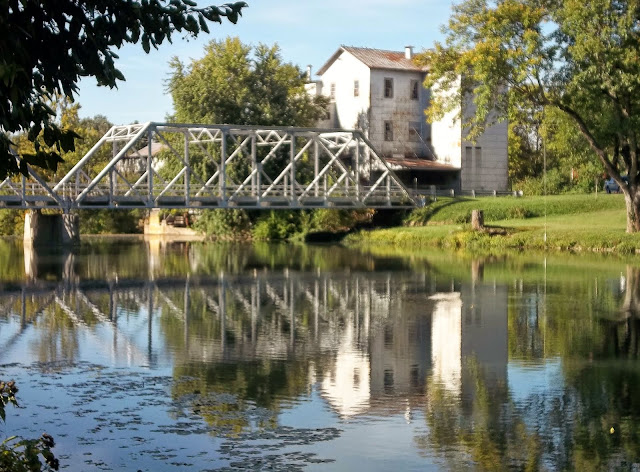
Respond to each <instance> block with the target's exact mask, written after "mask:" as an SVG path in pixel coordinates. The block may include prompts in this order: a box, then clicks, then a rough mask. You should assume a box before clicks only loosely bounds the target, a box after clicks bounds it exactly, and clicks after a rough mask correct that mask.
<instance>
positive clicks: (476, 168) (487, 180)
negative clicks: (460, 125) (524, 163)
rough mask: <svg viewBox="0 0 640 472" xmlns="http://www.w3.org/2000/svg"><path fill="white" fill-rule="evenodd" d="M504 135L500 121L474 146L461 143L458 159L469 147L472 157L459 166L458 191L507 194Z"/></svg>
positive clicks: (504, 126) (464, 154) (503, 124)
mask: <svg viewBox="0 0 640 472" xmlns="http://www.w3.org/2000/svg"><path fill="white" fill-rule="evenodd" d="M507 133H508V124H507V122H504V121H503V122H501V123H496V124H495V125H492V126H490V127H489V128H487V129H486V130H485V132H484V133H483V134H482V135H481V136H480V137H479V138H478V139H477V140H476V142H475V143H470V142H468V141H463V151H462V152H463V154H462V155H463V156H466V148H467V147H472V150H473V152H472V153H471V154H472V156H473V157H472V159H471V161H470V162H469V161H467V160H466V159H465V161H464V162H463V165H462V172H461V176H460V178H461V181H462V190H485V191H487V190H508V188H509V169H508V152H507Z"/></svg>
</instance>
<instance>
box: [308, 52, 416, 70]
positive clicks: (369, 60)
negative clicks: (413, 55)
mask: <svg viewBox="0 0 640 472" xmlns="http://www.w3.org/2000/svg"><path fill="white" fill-rule="evenodd" d="M345 51H346V52H348V53H350V54H353V56H355V57H356V59H358V60H359V61H361V62H362V63H363V64H364V65H366V66H367V67H369V68H370V69H386V70H407V71H414V72H426V70H427V68H426V67H420V66H418V65H416V64H415V63H414V62H413V61H412V60H411V59H407V58H406V57H405V53H404V52H403V51H387V50H384V49H372V48H358V47H353V46H340V48H339V49H338V50H337V51H336V52H335V53H333V55H332V56H331V57H330V58H329V60H328V61H327V62H326V63H325V64H324V65H323V66H322V67H321V68H320V69H319V70H318V75H322V74H324V73H325V72H326V71H327V69H329V67H331V64H333V63H334V62H335V61H336V59H338V57H339V56H340V54H342V53H343V52H345Z"/></svg>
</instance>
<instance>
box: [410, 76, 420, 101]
mask: <svg viewBox="0 0 640 472" xmlns="http://www.w3.org/2000/svg"><path fill="white" fill-rule="evenodd" d="M419 90H420V88H419V82H418V81H417V80H412V81H411V100H418V98H419Z"/></svg>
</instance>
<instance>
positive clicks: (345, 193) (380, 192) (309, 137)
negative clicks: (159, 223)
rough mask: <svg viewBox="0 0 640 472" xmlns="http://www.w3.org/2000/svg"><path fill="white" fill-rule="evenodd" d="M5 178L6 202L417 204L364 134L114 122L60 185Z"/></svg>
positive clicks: (71, 206) (34, 176) (0, 188)
mask: <svg viewBox="0 0 640 472" xmlns="http://www.w3.org/2000/svg"><path fill="white" fill-rule="evenodd" d="M29 175H30V177H31V178H26V177H20V178H13V179H6V180H4V181H3V182H1V183H0V208H1V207H4V208H17V209H32V210H33V209H42V208H55V209H61V210H63V211H64V212H68V211H70V210H76V209H101V208H109V209H117V208H120V209H123V208H124V209H133V208H147V209H152V208H185V209H191V208H254V209H274V208H286V209H302V208H390V207H391V208H410V207H413V206H415V205H416V202H415V200H414V199H413V197H412V196H411V195H410V192H409V191H408V189H407V188H406V187H405V186H404V185H403V184H402V183H401V182H400V180H399V179H398V178H397V176H396V175H395V174H394V173H393V172H392V171H391V169H390V168H389V166H388V165H387V163H386V162H385V160H384V159H382V157H381V156H380V155H379V154H378V153H377V152H376V150H375V149H374V147H373V146H372V145H371V143H370V141H369V140H368V139H367V138H366V137H365V136H364V135H363V134H362V133H361V132H360V131H345V130H321V129H309V128H283V127H256V126H235V125H206V126H205V125H185V124H167V123H154V122H149V123H144V124H133V125H126V126H113V127H112V128H111V129H110V130H109V131H108V132H107V133H106V134H105V135H104V136H103V137H102V138H101V139H100V140H99V141H98V142H97V143H96V145H95V146H94V147H93V148H92V149H91V150H90V151H89V152H88V153H87V154H86V155H85V156H84V157H83V158H82V159H81V160H80V161H79V162H78V163H77V164H76V165H75V166H74V167H73V168H72V169H71V170H70V171H69V173H67V174H66V175H65V176H64V177H62V179H60V180H58V181H51V180H48V179H46V178H44V177H43V176H42V175H40V174H39V173H38V171H36V170H35V169H33V168H31V167H29Z"/></svg>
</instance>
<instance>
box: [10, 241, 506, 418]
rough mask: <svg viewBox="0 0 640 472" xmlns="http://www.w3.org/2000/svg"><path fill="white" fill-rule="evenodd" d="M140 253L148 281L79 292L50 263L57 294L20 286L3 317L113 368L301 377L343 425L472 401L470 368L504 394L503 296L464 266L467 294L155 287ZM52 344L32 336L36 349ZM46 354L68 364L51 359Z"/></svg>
mask: <svg viewBox="0 0 640 472" xmlns="http://www.w3.org/2000/svg"><path fill="white" fill-rule="evenodd" d="M150 249H151V251H150V256H148V257H147V263H148V264H149V270H148V272H147V273H148V274H153V277H149V278H147V279H140V278H135V277H134V278H126V277H121V276H115V277H113V278H111V279H110V280H91V281H89V280H80V279H79V278H78V277H77V275H76V274H75V269H74V268H75V266H76V265H77V264H76V263H75V261H74V255H73V254H67V255H63V256H60V257H61V258H62V259H63V260H62V261H58V262H59V263H58V266H59V267H60V268H61V272H60V273H57V274H56V275H57V278H58V279H59V280H60V282H59V283H58V284H57V285H50V286H48V288H45V287H43V286H42V285H41V284H36V285H26V286H24V287H22V288H21V289H20V290H21V291H22V296H21V297H14V298H15V299H16V300H20V299H21V300H23V306H21V307H20V308H18V307H17V306H16V307H15V308H16V310H17V312H21V313H23V318H24V323H23V325H24V326H26V325H28V324H29V322H35V321H36V318H37V317H39V316H48V317H52V319H61V320H63V321H64V326H66V328H65V330H64V336H65V337H69V336H72V337H74V336H75V338H77V339H76V341H75V342H74V345H78V344H79V343H81V342H89V343H91V344H92V348H93V349H98V350H100V351H101V352H103V355H104V357H105V359H107V360H109V361H110V362H115V363H120V364H125V365H149V366H154V365H158V364H163V363H172V364H173V365H175V366H177V367H179V366H186V365H189V366H192V367H193V366H194V365H202V366H203V367H202V368H203V371H209V372H210V371H212V370H215V369H216V368H217V367H216V366H218V365H220V363H225V364H230V363H231V364H243V363H256V362H259V363H260V362H262V363H264V362H267V361H271V360H276V361H278V362H285V363H287V362H289V361H295V363H296V365H298V366H299V365H300V364H301V363H302V364H303V365H305V366H306V367H304V369H306V370H307V374H306V377H307V379H312V381H316V382H318V386H319V389H320V392H321V394H322V396H323V397H324V398H325V399H326V401H327V402H328V404H329V405H330V406H331V407H332V408H333V409H334V410H335V412H336V413H337V414H338V415H340V416H343V417H348V416H353V415H358V414H362V413H367V412H372V411H375V410H378V409H384V410H385V411H387V412H388V413H390V412H394V411H397V412H407V411H408V410H410V409H411V408H414V407H417V406H421V405H423V404H424V403H425V402H426V401H427V398H428V396H427V395H425V394H426V393H427V392H426V390H427V388H428V387H427V386H428V385H430V384H431V383H433V384H436V385H439V386H441V387H442V388H443V389H444V390H445V391H447V392H449V394H451V395H452V396H453V397H454V398H459V399H463V400H464V401H465V402H466V401H472V399H473V395H474V392H475V390H474V379H473V378H467V375H466V374H465V373H466V372H467V370H465V368H464V364H465V362H467V360H468V359H473V360H474V361H475V362H478V363H479V364H480V365H482V367H483V369H484V371H485V375H486V380H487V382H488V385H491V384H502V385H504V384H505V383H506V375H507V374H506V372H507V344H508V343H507V288H506V286H495V285H486V284H483V283H482V282H481V281H480V279H481V278H482V269H481V268H480V269H479V268H478V267H477V264H476V265H475V266H474V269H473V273H474V276H473V277H472V280H473V282H472V283H467V284H460V283H452V282H451V281H447V282H446V283H439V282H437V281H436V280H435V278H433V277H430V276H429V275H428V274H427V273H413V272H389V271H387V272H350V273H345V272H335V273H331V272H320V271H316V272H306V271H294V270H290V269H288V268H285V269H283V270H267V269H264V268H263V269H262V270H258V269H253V270H252V271H249V273H246V272H245V273H242V274H226V273H224V272H220V273H218V274H216V276H214V277H211V276H204V275H194V276H191V275H190V276H188V277H182V278H180V277H171V278H169V277H161V276H159V275H158V257H157V256H158V253H159V252H162V247H161V246H160V245H158V244H152V245H151V248H150ZM60 257H59V258H60ZM188 258H189V267H190V268H193V261H194V260H195V259H194V258H193V257H191V256H190V255H189V257H188ZM27 261H28V264H27ZM25 264H26V265H25V268H26V269H27V270H26V271H27V274H30V275H31V276H32V277H31V278H35V277H36V276H38V275H39V274H41V273H43V270H44V271H46V270H47V269H46V267H45V266H43V264H42V262H41V261H39V260H38V257H37V255H35V254H32V253H27V252H25ZM43 267H44V269H43ZM16 290H17V289H16ZM9 295H11V293H10V292H5V293H3V295H1V296H0V298H2V297H4V296H9ZM13 295H15V294H13ZM27 300H28V301H29V303H27ZM38 300H40V302H38ZM26 311H31V314H26ZM38 329H39V330H44V329H45V327H44V326H38ZM87 334H88V335H89V336H86V335H87ZM62 335H63V334H61V333H60V332H58V333H57V334H56V333H51V332H49V333H44V332H43V333H42V336H41V340H42V341H41V342H42V343H44V339H49V341H48V342H49V343H55V338H56V336H62ZM82 340H86V341H82ZM46 351H47V355H46V356H45V357H46V358H42V357H41V358H40V359H38V360H40V361H57V360H65V361H69V360H71V361H73V360H78V359H77V358H78V357H80V354H79V352H80V351H81V349H79V348H78V349H76V350H75V354H74V353H70V352H69V350H62V351H56V350H55V349H46ZM56 352H58V355H60V356H63V357H69V356H70V357H73V358H72V359H68V358H65V359H55V356H56ZM191 373H193V372H191ZM203 375H205V374H203ZM430 382H431V383H430ZM291 393H294V392H291ZM407 409H408V410H407ZM407 415H408V416H410V413H408V412H407Z"/></svg>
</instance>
